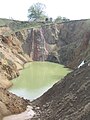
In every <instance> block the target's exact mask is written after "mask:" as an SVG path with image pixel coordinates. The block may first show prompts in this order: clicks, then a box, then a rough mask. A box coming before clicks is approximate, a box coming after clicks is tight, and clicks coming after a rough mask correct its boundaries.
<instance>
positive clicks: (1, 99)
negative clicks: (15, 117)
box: [0, 88, 29, 118]
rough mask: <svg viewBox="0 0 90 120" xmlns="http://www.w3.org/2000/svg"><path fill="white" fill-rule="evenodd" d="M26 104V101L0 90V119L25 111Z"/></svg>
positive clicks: (27, 102)
mask: <svg viewBox="0 0 90 120" xmlns="http://www.w3.org/2000/svg"><path fill="white" fill-rule="evenodd" d="M28 104H29V101H28V100H24V99H23V98H19V97H17V96H16V95H14V94H12V93H9V92H8V91H6V90H5V89H3V88H0V118H2V117H3V116H7V115H11V114H17V113H20V112H23V111H25V110H26V106H27V105H28Z"/></svg>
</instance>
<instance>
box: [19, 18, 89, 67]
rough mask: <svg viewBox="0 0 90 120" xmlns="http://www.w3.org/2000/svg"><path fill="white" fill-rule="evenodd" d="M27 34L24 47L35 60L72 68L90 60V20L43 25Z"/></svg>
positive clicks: (28, 31)
mask: <svg viewBox="0 0 90 120" xmlns="http://www.w3.org/2000/svg"><path fill="white" fill-rule="evenodd" d="M27 33H28V34H27V38H26V40H24V43H23V45H22V47H23V51H25V52H26V53H27V54H28V55H29V56H31V57H32V59H33V60H39V61H43V60H48V61H53V62H58V63H61V64H64V65H66V66H68V67H71V68H76V67H77V66H78V65H79V64H80V62H81V61H82V60H83V59H84V60H87V61H88V60H90V55H89V53H90V20H77V21H70V22H66V23H61V24H51V25H43V26H42V28H37V29H31V30H27ZM17 34H19V35H20V32H19V33H17ZM20 38H22V36H21V37H20ZM22 40H23V39H22Z"/></svg>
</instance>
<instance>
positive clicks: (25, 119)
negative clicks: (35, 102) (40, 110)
mask: <svg viewBox="0 0 90 120" xmlns="http://www.w3.org/2000/svg"><path fill="white" fill-rule="evenodd" d="M32 109H33V108H32V106H27V109H26V111H24V112H22V113H20V114H16V115H10V116H7V117H4V118H3V120H30V119H31V118H33V116H34V115H35V112H34V111H33V110H32Z"/></svg>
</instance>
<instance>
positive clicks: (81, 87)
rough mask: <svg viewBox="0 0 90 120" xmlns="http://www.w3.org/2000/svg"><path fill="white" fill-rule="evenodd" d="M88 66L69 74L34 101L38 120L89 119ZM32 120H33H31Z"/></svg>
mask: <svg viewBox="0 0 90 120" xmlns="http://www.w3.org/2000/svg"><path fill="white" fill-rule="evenodd" d="M89 91H90V66H87V65H84V66H83V67H81V68H80V69H76V70H75V71H73V72H72V73H69V74H68V75H67V76H66V77H65V78H64V79H63V80H61V81H59V82H58V83H56V84H55V85H54V86H53V87H52V88H51V89H50V90H48V91H47V92H46V93H45V94H44V95H43V96H41V97H40V98H38V99H37V100H36V101H34V102H33V103H34V105H36V106H39V107H40V110H41V112H40V111H39V116H38V118H40V120H59V119H60V120H89V119H90V92H89ZM33 120H34V119H33Z"/></svg>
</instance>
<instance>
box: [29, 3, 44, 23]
mask: <svg viewBox="0 0 90 120" xmlns="http://www.w3.org/2000/svg"><path fill="white" fill-rule="evenodd" d="M44 9H45V5H44V4H42V3H36V4H33V5H32V6H31V7H30V8H29V9H28V14H29V15H28V18H29V20H30V19H33V20H34V21H36V20H41V19H44V18H45V17H46V15H45V12H44Z"/></svg>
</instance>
